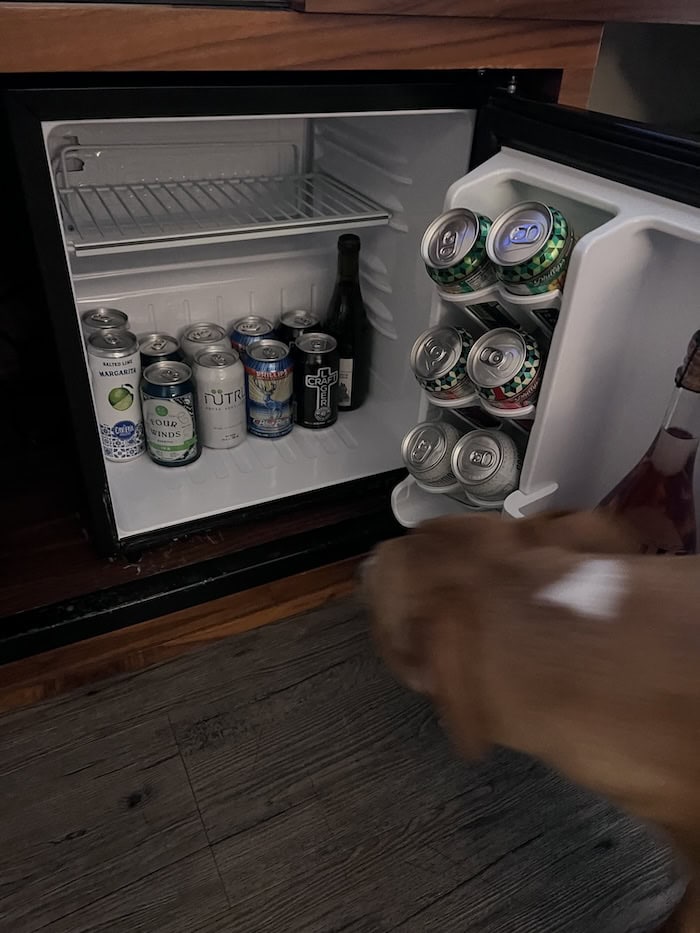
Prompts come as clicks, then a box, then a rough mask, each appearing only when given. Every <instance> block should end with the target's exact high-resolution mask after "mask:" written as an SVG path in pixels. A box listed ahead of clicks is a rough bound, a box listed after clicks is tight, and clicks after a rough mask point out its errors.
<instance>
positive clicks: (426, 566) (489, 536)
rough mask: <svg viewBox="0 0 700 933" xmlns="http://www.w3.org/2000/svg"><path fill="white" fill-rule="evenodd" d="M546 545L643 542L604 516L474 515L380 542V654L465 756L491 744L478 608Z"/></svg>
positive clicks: (376, 566)
mask: <svg viewBox="0 0 700 933" xmlns="http://www.w3.org/2000/svg"><path fill="white" fill-rule="evenodd" d="M541 548H554V549H563V550H566V551H575V552H580V553H590V554H596V553H598V554H619V553H633V552H634V551H635V550H636V549H637V545H636V542H635V540H634V538H633V537H631V535H630V534H629V533H628V532H627V530H626V529H625V528H624V527H623V526H621V525H620V524H618V523H617V522H616V521H614V520H613V519H611V518H610V517H609V516H607V515H604V514H602V513H599V512H553V513H547V514H543V515H538V516H535V517H533V518H527V519H522V520H520V521H510V520H507V519H502V518H501V517H500V516H496V515H493V514H492V515H471V516H464V517H451V518H441V519H435V520H432V521H429V522H425V523H424V524H423V525H421V526H419V528H417V529H416V531H415V532H413V533H412V534H410V535H407V536H406V537H405V538H401V539H397V540H393V541H389V542H386V543H384V544H382V545H380V546H379V547H378V548H377V549H376V551H375V552H374V555H373V556H372V558H371V559H370V561H369V563H368V566H367V568H366V571H365V575H364V590H365V595H366V599H367V602H368V605H369V607H370V611H371V614H372V631H373V636H374V639H375V642H376V645H377V647H378V650H379V653H380V654H381V656H382V657H383V659H384V661H385V662H386V664H387V666H388V667H389V668H390V670H391V671H392V672H393V673H394V675H395V676H396V677H397V678H398V679H399V680H400V681H402V682H403V683H404V684H406V686H408V687H410V688H411V689H413V690H416V691H418V692H420V693H423V694H425V695H426V696H428V697H430V698H431V699H432V700H433V702H434V703H435V705H436V706H437V708H438V709H439V710H440V711H441V713H442V714H443V717H444V718H445V719H446V721H447V724H448V728H449V729H450V731H451V732H452V734H453V737H454V738H455V740H456V741H457V743H458V745H459V747H460V749H461V750H462V752H464V753H465V754H471V755H473V754H477V753H479V752H481V751H482V749H483V748H484V746H485V744H486V743H487V742H488V724H487V722H486V716H485V711H484V710H483V709H482V703H481V691H480V686H479V684H480V637H479V629H480V611H479V607H480V606H481V605H484V600H488V599H489V593H491V592H493V589H492V588H493V587H498V586H499V585H502V583H503V573H502V571H501V569H500V567H499V562H500V561H503V563H504V564H507V563H508V561H507V558H508V557H509V556H512V555H514V554H520V553H523V552H527V551H530V550H533V551H534V550H537V549H541ZM455 710H460V713H459V716H458V717H457V718H458V722H457V721H455V717H454V711H455ZM451 719H452V720H453V721H452V722H450V720H451Z"/></svg>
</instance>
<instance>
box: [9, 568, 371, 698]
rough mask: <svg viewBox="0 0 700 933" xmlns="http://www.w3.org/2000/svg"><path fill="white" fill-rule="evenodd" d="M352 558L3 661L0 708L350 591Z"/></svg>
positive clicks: (166, 655)
mask: <svg viewBox="0 0 700 933" xmlns="http://www.w3.org/2000/svg"><path fill="white" fill-rule="evenodd" d="M360 560H361V558H359V557H357V558H350V559H348V560H344V561H340V562H339V563H336V564H330V565H328V566H325V567H321V568H319V569H317V570H310V571H308V572H307V573H300V574H296V575H295V576H291V577H286V578H285V579H282V580H277V581H275V582H273V583H269V584H266V585H264V586H258V587H254V588H252V589H249V590H246V591H244V592H242V593H236V594H234V595H232V596H226V597H224V598H222V599H216V600H212V601H211V602H208V603H204V604H202V605H199V606H195V607H193V608H192V609H184V610H182V611H180V612H174V613H170V614H169V615H165V616H161V617H160V618H157V619H151V620H149V621H148V622H143V623H141V624H140V625H133V626H129V627H128V628H124V629H118V630H117V631H115V632H109V633H107V634H105V635H101V636H99V637H97V638H90V639H87V640H85V641H82V642H78V643H77V644H73V645H68V646H66V647H65V648H57V649H56V650H54V651H47V652H45V653H44V654H40V655H36V656H35V657H32V658H27V659H26V660H22V661H16V662H14V663H12V664H6V665H4V666H3V667H2V668H0V711H2V710H9V709H14V708H16V707H19V706H26V705H28V704H30V703H36V702H39V701H40V700H44V699H46V698H48V697H53V696H57V695H59V694H61V693H65V692H67V691H69V690H73V689H75V688H76V687H80V686H82V685H83V684H88V683H92V682H93V681H97V680H101V679H103V678H105V677H110V676H112V675H114V674H121V673H127V672H133V671H137V670H141V669H143V668H144V667H148V666H149V665H151V664H156V663H158V662H161V661H165V660H168V659H171V658H175V657H178V656H179V655H182V654H184V653H186V652H188V651H192V650H194V649H196V648H199V647H201V646H202V645H205V644H208V643H211V642H215V641H218V640H220V639H222V638H226V637H227V636H229V635H232V634H235V633H237V632H246V631H249V630H250V629H253V628H258V627H259V626H262V625H268V624H269V623H271V622H276V621H278V620H279V619H284V618H289V617H290V616H293V615H296V614H297V613H300V612H308V611H309V610H310V609H313V608H316V607H318V606H322V605H323V604H324V603H326V602H328V601H330V600H332V599H335V598H337V597H339V596H344V595H347V594H348V593H350V592H351V591H352V590H353V588H354V586H355V574H356V570H357V566H358V564H359V562H360Z"/></svg>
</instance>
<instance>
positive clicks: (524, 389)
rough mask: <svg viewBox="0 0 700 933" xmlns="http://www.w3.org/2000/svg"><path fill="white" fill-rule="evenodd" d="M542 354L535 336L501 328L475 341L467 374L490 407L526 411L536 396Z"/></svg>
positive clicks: (541, 367)
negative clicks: (523, 409) (524, 409)
mask: <svg viewBox="0 0 700 933" xmlns="http://www.w3.org/2000/svg"><path fill="white" fill-rule="evenodd" d="M542 364H543V360H542V354H541V352H540V349H539V345H538V343H537V341H536V340H535V338H534V337H533V336H532V334H525V333H523V332H522V331H518V330H513V329H512V328H510V327H498V328H496V329H495V330H490V331H489V332H488V333H487V334H484V335H483V336H482V337H479V339H478V340H476V341H475V342H474V345H473V346H472V348H471V351H470V353H469V359H468V360H467V373H468V374H469V378H470V379H471V381H472V382H473V383H474V385H475V386H476V390H477V392H478V393H479V395H480V396H481V398H483V399H485V401H487V402H488V403H489V404H490V405H493V406H494V407H495V408H503V409H505V410H509V409H518V408H525V407H527V406H528V405H530V404H532V403H533V402H534V401H535V398H536V397H537V392H538V391H539V387H540V377H541V375H542V369H543V365H542Z"/></svg>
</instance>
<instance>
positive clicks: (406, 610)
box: [366, 513, 700, 933]
mask: <svg viewBox="0 0 700 933" xmlns="http://www.w3.org/2000/svg"><path fill="white" fill-rule="evenodd" d="M635 550H636V543H635V541H634V539H633V538H631V537H630V536H628V534H627V532H626V531H625V530H624V529H623V528H622V527H621V526H619V525H617V524H615V523H614V522H613V521H612V519H610V518H608V517H606V516H604V515H602V514H600V513H575V514H566V513H559V514H555V515H549V516H540V517H537V518H535V519H525V520H522V521H518V522H514V521H509V520H506V519H501V518H498V517H494V516H486V515H483V516H471V517H465V518H446V519H438V520H435V521H431V522H426V523H425V524H424V525H422V526H420V527H419V528H418V529H417V530H416V532H415V533H413V534H411V535H409V536H407V537H406V538H403V539H400V540H396V541H390V542H387V543H385V544H382V545H381V546H380V547H379V548H378V549H377V552H376V554H375V558H374V560H373V561H372V562H371V563H370V565H369V567H368V569H367V571H366V590H367V594H368V599H369V604H370V606H371V608H372V612H373V615H374V634H375V638H376V641H377V644H378V646H379V650H380V652H381V654H382V655H383V657H384V658H385V660H386V663H387V664H388V666H389V667H390V668H391V669H392V671H393V672H394V673H395V675H396V676H397V677H398V678H399V679H400V680H402V681H403V682H405V683H406V684H407V685H408V686H410V687H412V688H413V689H415V690H418V691H420V692H422V693H425V694H427V695H428V696H430V697H431V699H432V700H433V702H434V703H435V705H436V707H437V709H438V711H439V712H440V714H441V716H442V719H443V721H444V723H445V725H446V728H447V729H448V731H449V733H450V735H451V737H452V739H453V741H454V742H455V744H456V746H457V748H458V749H459V751H460V752H461V753H462V754H463V755H465V756H467V757H470V756H474V755H477V754H480V753H482V752H483V751H484V750H485V749H486V748H487V747H488V746H489V744H491V743H498V744H501V745H507V746H510V747H512V748H515V749H519V750H521V751H525V752H528V753H530V754H532V755H535V756H537V757H539V758H540V759H542V760H543V761H546V762H548V763H550V764H552V765H553V766H555V767H557V768H558V769H559V770H560V771H562V772H563V773H565V774H567V775H568V776H569V777H571V778H572V779H573V780H575V781H578V782H579V783H580V784H582V785H585V786H587V787H589V788H591V789H592V790H594V791H597V792H599V793H601V794H603V795H605V796H607V797H609V798H610V799H612V800H613V801H615V802H616V803H618V804H619V805H621V806H622V807H624V808H626V809H628V810H629V811H630V812H633V813H635V814H637V815H638V816H640V817H642V818H643V819H646V820H649V821H651V822H653V823H656V824H657V825H659V826H661V827H663V828H664V829H665V830H666V831H667V832H668V833H669V835H670V837H671V839H672V841H674V843H675V844H676V846H677V848H678V850H679V851H680V852H681V853H682V855H683V856H684V857H685V859H686V861H687V862H688V865H689V867H690V871H691V876H692V877H693V878H695V877H698V876H700V558H694V557H686V558H682V557H680V558H679V557H659V556H654V557H643V556H638V555H636V554H634V551H635ZM694 885H695V882H691V886H693V887H694ZM668 929H669V930H670V929H672V927H668ZM673 929H678V930H679V931H683V933H700V906H699V904H698V901H696V900H695V899H694V897H693V894H692V892H691V891H690V890H689V893H688V895H687V896H686V898H685V900H684V905H683V911H682V917H680V916H679V917H678V923H677V926H676V927H673Z"/></svg>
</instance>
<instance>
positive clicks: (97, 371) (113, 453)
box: [87, 330, 145, 460]
mask: <svg viewBox="0 0 700 933" xmlns="http://www.w3.org/2000/svg"><path fill="white" fill-rule="evenodd" d="M87 351H88V360H89V363H90V374H91V376H92V389H93V394H94V397H95V414H96V415H97V424H98V426H99V430H100V441H101V443H102V452H103V453H104V455H105V457H106V458H107V459H108V460H133V459H134V457H138V456H140V455H141V454H142V453H143V451H144V449H145V448H144V440H143V419H142V417H141V403H140V401H139V378H140V376H141V361H140V358H139V344H138V340H137V339H136V337H135V336H134V334H132V333H131V332H130V331H128V330H105V331H102V332H99V331H98V332H97V333H93V334H92V335H91V336H90V337H89V338H88V345H87Z"/></svg>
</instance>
